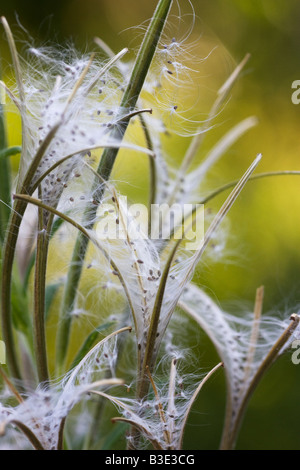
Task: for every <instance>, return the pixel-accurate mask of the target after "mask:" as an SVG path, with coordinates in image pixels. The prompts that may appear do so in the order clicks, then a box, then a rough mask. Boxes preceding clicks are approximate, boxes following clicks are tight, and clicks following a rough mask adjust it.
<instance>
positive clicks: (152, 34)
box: [57, 0, 172, 370]
mask: <svg viewBox="0 0 300 470" xmlns="http://www.w3.org/2000/svg"><path fill="white" fill-rule="evenodd" d="M171 4H172V0H160V1H159V2H158V5H157V8H156V10H155V12H154V15H153V17H152V20H151V22H150V25H149V27H148V30H147V32H146V34H145V37H144V40H143V42H142V45H141V47H140V50H139V53H138V55H137V59H136V62H135V65H134V68H133V71H132V74H131V78H130V80H129V84H128V86H127V88H126V90H125V93H124V95H123V98H122V102H121V105H120V109H121V112H123V110H124V109H126V110H128V111H129V112H130V111H132V110H133V109H134V108H135V106H136V103H137V100H138V98H139V95H140V92H141V90H142V87H143V84H144V81H145V78H146V75H147V73H148V70H149V67H150V65H151V62H152V59H153V56H154V53H155V51H156V47H157V44H158V41H159V38H160V36H161V32H162V30H163V27H164V24H165V21H166V18H167V16H168V13H169V10H170V7H171ZM129 122H130V118H124V119H123V120H122V119H121V120H120V122H119V126H117V127H115V128H114V129H113V131H112V137H113V138H116V139H117V140H119V141H121V140H122V139H123V137H124V135H125V132H126V130H127V127H128V124H129ZM118 151H119V149H118V148H109V149H105V150H104V152H103V154H102V157H101V160H100V163H99V166H98V169H97V172H98V174H99V175H100V176H101V178H102V179H103V180H105V181H107V180H109V178H110V174H111V172H112V169H113V166H114V162H115V160H116V157H117V154H118ZM97 186H98V189H96V190H95V192H94V200H95V201H97V202H98V203H100V202H101V200H102V197H103V192H104V189H105V188H104V185H102V186H101V187H100V188H99V185H98V184H97ZM96 211H97V208H96V206H95V208H93V209H91V210H89V211H87V214H86V217H87V220H93V219H94V217H95V215H96ZM92 227H93V225H92V224H91V223H90V224H89V226H88V228H89V229H91V228H92ZM87 245H88V240H86V239H85V238H84V237H83V235H82V234H78V237H77V240H76V243H75V247H74V251H73V256H72V263H71V266H70V269H69V273H68V276H67V281H66V286H65V294H64V297H63V302H62V305H61V318H60V328H59V332H58V342H57V367H58V369H59V370H63V367H64V362H65V359H66V353H67V349H68V343H69V337H70V328H71V317H70V315H69V312H71V311H72V308H73V306H74V303H75V297H76V292H77V289H78V285H79V281H80V277H81V272H82V266H83V260H84V257H85V253H86V250H87Z"/></svg>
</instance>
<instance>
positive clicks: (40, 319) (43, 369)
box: [33, 209, 53, 383]
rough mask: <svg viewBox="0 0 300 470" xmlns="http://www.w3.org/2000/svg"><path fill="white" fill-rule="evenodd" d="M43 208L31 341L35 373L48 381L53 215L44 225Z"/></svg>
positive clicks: (37, 247) (41, 379) (38, 242)
mask: <svg viewBox="0 0 300 470" xmlns="http://www.w3.org/2000/svg"><path fill="white" fill-rule="evenodd" d="M43 212H44V211H43V209H39V226H38V235H37V246H36V260H35V277H34V315H33V326H34V329H33V342H34V349H35V357H36V363H37V373H38V378H39V381H40V382H42V383H48V382H49V372H48V362H47V348H46V332H45V293H46V270H47V258H48V248H49V232H48V227H49V226H50V228H51V223H52V220H53V217H52V216H50V223H48V224H47V227H44V223H43Z"/></svg>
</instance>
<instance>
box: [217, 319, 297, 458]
mask: <svg viewBox="0 0 300 470" xmlns="http://www.w3.org/2000/svg"><path fill="white" fill-rule="evenodd" d="M299 322H300V317H299V316H298V315H296V314H293V315H292V316H291V322H290V324H289V326H288V327H287V328H286V329H285V330H284V332H283V333H282V335H281V336H280V337H279V338H278V340H277V341H276V343H275V344H274V346H273V347H272V348H271V350H270V351H269V353H268V354H267V356H266V357H265V359H264V360H263V362H262V363H261V365H260V367H259V369H258V370H257V372H256V374H255V375H254V377H253V378H252V380H251V382H250V384H249V386H248V388H247V392H246V394H245V396H244V397H243V400H242V403H241V405H240V407H239V409H238V413H237V417H236V418H235V420H234V423H233V421H232V410H233V406H232V403H230V404H229V405H228V406H227V409H226V418H225V424H224V429H223V435H222V440H221V445H220V450H232V449H234V447H235V443H236V439H237V436H238V432H239V430H240V427H241V423H242V420H243V417H244V415H245V412H246V409H247V405H248V403H249V400H250V398H251V396H252V395H253V393H254V391H255V389H256V387H257V385H258V384H259V382H260V381H261V379H262V377H263V376H264V374H265V373H266V372H267V370H268V369H269V368H270V367H271V365H272V364H273V363H274V362H275V360H276V359H277V357H278V355H279V353H280V351H281V349H282V348H283V347H284V345H285V344H286V343H287V341H288V340H289V338H290V337H291V335H292V334H293V332H294V331H295V329H296V328H297V326H298V325H299ZM230 401H231V400H230Z"/></svg>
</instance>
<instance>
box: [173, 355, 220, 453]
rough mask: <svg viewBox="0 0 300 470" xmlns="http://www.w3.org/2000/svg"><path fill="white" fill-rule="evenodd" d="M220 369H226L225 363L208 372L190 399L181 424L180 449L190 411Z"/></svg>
mask: <svg viewBox="0 0 300 470" xmlns="http://www.w3.org/2000/svg"><path fill="white" fill-rule="evenodd" d="M220 367H224V364H223V362H219V364H217V365H216V366H215V367H214V368H213V369H212V370H211V371H210V372H208V374H207V375H206V376H205V377H204V379H203V380H202V381H201V382H200V384H199V385H198V387H197V388H196V390H195V391H194V393H193V396H192V398H191V399H190V402H189V406H188V407H187V410H186V412H185V413H184V417H183V420H182V424H181V433H180V437H179V449H181V448H182V444H183V436H184V431H185V427H186V423H187V420H188V417H189V414H190V411H191V409H192V406H193V404H194V402H195V400H196V398H197V396H198V395H199V393H200V391H201V389H202V387H203V385H204V384H205V383H206V382H207V381H208V380H209V379H210V377H211V376H212V375H213V374H214V373H215V372H216V371H217V370H218V369H219V368H220Z"/></svg>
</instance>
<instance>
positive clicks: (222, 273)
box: [0, 0, 300, 449]
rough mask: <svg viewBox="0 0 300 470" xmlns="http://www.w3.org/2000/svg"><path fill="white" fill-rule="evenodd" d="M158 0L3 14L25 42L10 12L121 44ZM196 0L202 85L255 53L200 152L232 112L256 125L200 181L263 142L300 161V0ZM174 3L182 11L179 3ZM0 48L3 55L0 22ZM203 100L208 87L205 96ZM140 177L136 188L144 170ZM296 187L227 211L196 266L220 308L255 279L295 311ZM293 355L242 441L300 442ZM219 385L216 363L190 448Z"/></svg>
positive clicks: (213, 441) (79, 37) (198, 339)
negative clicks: (216, 249) (221, 246)
mask: <svg viewBox="0 0 300 470" xmlns="http://www.w3.org/2000/svg"><path fill="white" fill-rule="evenodd" d="M179 3H180V4H181V6H182V13H185V12H186V13H191V8H190V6H189V4H188V1H186V0H184V1H182V2H181V1H179ZM155 5H156V1H155V0H65V1H63V0H60V1H59V0H51V1H50V0H44V1H43V2H41V1H37V0H26V1H23V0H9V1H8V0H2V1H1V7H0V10H1V11H0V14H1V15H5V16H6V17H7V19H8V20H9V22H10V25H11V27H12V29H13V30H17V31H18V33H17V37H18V35H19V34H20V39H21V41H20V49H21V50H22V47H23V45H22V41H23V39H24V37H23V35H22V34H21V33H20V29H19V28H18V27H17V18H19V20H20V23H21V24H22V26H23V27H24V28H25V29H27V30H28V32H29V33H30V35H32V36H33V37H34V39H35V42H36V44H39V43H40V42H42V43H44V42H47V41H51V42H52V41H62V40H65V39H70V38H71V39H72V40H73V41H74V42H75V44H76V45H77V46H78V47H79V48H81V49H82V50H86V48H87V44H90V45H91V44H92V40H93V37H94V36H96V35H97V36H100V37H101V38H102V39H103V40H104V41H105V42H107V43H108V44H109V45H110V47H111V48H112V49H114V50H115V51H118V50H120V49H121V48H123V47H127V46H128V47H129V48H131V49H133V48H134V47H136V46H137V45H138V43H139V40H140V37H141V36H140V31H139V30H136V29H134V28H132V27H134V26H136V25H140V24H142V23H143V22H144V21H146V20H147V19H149V18H150V16H151V14H152V12H153V10H154V8H155ZM193 5H194V9H195V12H196V15H197V17H198V18H197V21H196V24H195V29H194V31H193V34H192V36H191V38H190V39H191V40H196V41H197V43H196V45H195V50H196V51H197V47H199V54H200V55H203V51H204V50H209V49H212V48H213V47H215V46H218V52H217V53H216V55H213V54H212V56H213V57H216V58H217V59H214V58H213V59H212V60H211V61H210V59H208V60H207V63H204V64H203V66H202V65H201V64H200V65H199V64H198V65H197V70H198V71H199V77H200V78H199V80H200V81H201V84H202V85H201V86H202V87H201V90H202V91H203V93H204V95H205V93H206V91H205V90H211V89H213V90H214V91H216V90H217V87H218V84H219V85H221V83H222V81H224V80H225V79H226V77H227V76H228V74H229V73H230V72H231V71H232V69H233V66H234V63H237V62H239V61H240V60H241V59H242V58H243V56H244V55H245V54H246V53H247V52H250V53H251V60H250V61H249V63H248V64H247V67H246V69H245V71H244V73H243V75H242V77H241V79H240V80H239V83H238V84H237V86H236V87H235V89H234V91H233V93H232V97H231V100H230V101H229V103H228V104H227V106H226V109H225V110H224V111H223V112H222V113H221V115H220V116H219V118H218V126H217V127H216V128H215V129H214V131H213V132H210V133H209V134H208V135H207V138H206V140H205V143H204V147H203V151H204V152H205V150H207V149H208V148H209V147H210V146H211V145H212V144H213V143H214V142H215V141H216V139H217V137H220V136H222V135H223V134H224V132H225V131H226V130H227V129H229V128H230V127H231V126H233V125H234V124H236V123H238V122H239V120H241V119H244V118H246V117H247V116H250V115H255V116H257V117H258V119H259V125H258V126H257V127H256V128H254V129H252V130H251V131H249V133H247V134H246V135H245V136H244V137H242V139H240V141H239V142H237V143H236V144H235V145H234V146H233V147H232V148H231V149H230V150H229V151H228V152H227V153H226V156H225V157H224V158H223V159H222V160H221V161H220V162H219V163H218V165H217V166H216V167H215V168H214V169H213V171H212V172H211V173H210V175H209V178H208V181H207V188H206V189H207V190H209V189H213V188H214V187H216V186H217V185H220V184H223V183H225V182H227V181H231V180H233V179H236V178H238V177H239V176H241V174H242V173H243V172H244V171H245V169H246V168H247V167H248V165H249V164H250V163H251V161H252V160H253V159H254V158H255V156H256V154H257V153H259V152H261V153H262V154H263V160H262V162H261V163H260V166H259V169H258V170H259V171H279V170H300V139H299V129H300V105H299V106H297V105H294V104H292V101H291V95H292V89H291V85H292V82H293V81H294V80H300V28H299V24H300V2H299V0H285V1H284V2H283V1H282V0H244V1H243V2H241V1H240V0H231V1H230V2H229V1H228V0H213V1H210V2H208V1H205V0H194V1H193ZM174 13H175V14H177V13H178V9H177V8H176V5H175V8H174ZM175 23H176V22H175ZM174 28H175V29H174V32H173V31H172V27H169V29H168V32H169V34H170V35H171V37H172V36H176V27H175V26H174ZM24 36H25V37H26V35H24ZM1 53H2V55H3V56H4V59H5V60H7V61H8V60H9V55H8V51H7V46H6V43H5V40H4V33H1ZM201 67H203V69H202V68H201ZM4 68H5V61H4ZM195 77H196V79H197V75H195ZM209 93H210V91H208V94H209ZM205 99H206V96H204V97H203V103H205ZM201 100H202V98H201V99H200V100H199V105H200V104H201V103H202V101H201ZM199 111H200V112H201V111H202V110H201V109H199ZM205 111H206V110H205ZM17 132H18V129H17V128H16V130H15V133H14V131H12V132H11V140H13V141H14V140H15V141H14V142H12V143H16V141H17V140H18V139H19V138H20V137H19V136H18V134H17ZM172 145H173V144H169V147H170V148H169V151H170V153H171V154H172V156H173V158H174V159H175V160H178V161H179V160H180V158H181V156H182V153H183V151H184V149H185V148H186V147H187V145H188V138H181V139H178V140H177V141H176V146H175V145H173V147H172ZM200 158H201V155H199V160H200ZM134 170H135V174H134V175H132V181H133V182H134V184H135V185H137V184H138V183H137V181H138V179H137V178H136V174H139V173H140V172H141V171H142V169H141V168H140V169H139V168H138V167H136V168H134ZM129 178H130V175H129ZM139 180H140V181H141V183H140V186H141V187H142V185H143V182H145V181H146V180H147V178H146V176H144V179H143V177H141V178H140V179H139ZM137 189H139V188H137ZM299 190H300V177H296V176H284V177H276V178H268V179H265V180H260V181H257V182H251V183H249V184H248V186H247V187H246V189H245V190H244V192H243V193H242V195H241V196H240V198H239V200H238V201H237V203H236V204H235V206H234V208H233V209H232V210H231V212H230V215H229V220H230V226H229V238H228V242H227V248H226V251H225V259H224V258H222V259H220V260H219V262H218V261H217V262H216V261H212V258H211V257H209V256H207V257H206V258H204V262H203V265H202V266H201V269H200V270H199V271H198V273H197V281H198V282H199V283H200V284H201V285H203V286H204V287H205V288H206V289H207V291H208V292H211V293H212V294H213V295H214V296H215V297H216V298H217V299H218V300H219V301H220V302H221V303H222V305H224V307H225V308H228V309H229V310H231V311H238V310H239V309H241V308H248V309H249V308H252V306H253V303H254V298H255V290H256V288H257V287H258V286H260V285H262V284H263V285H264V286H265V311H266V312H269V311H271V312H277V311H279V312H287V313H286V314H287V315H289V314H290V313H292V310H295V311H297V309H298V304H300V282H299V272H300V250H299V240H300V215H299V214H300V197H299ZM224 197H225V195H224V194H223V195H221V196H220V197H218V199H217V200H216V201H214V205H213V207H218V206H220V205H221V203H222V201H223V200H224ZM189 334H190V336H191V344H194V345H195V346H194V348H195V351H196V352H197V350H198V349H199V351H200V358H201V360H200V363H199V367H203V368H204V369H205V370H207V369H208V368H209V367H211V366H212V365H214V364H215V363H216V362H217V361H218V359H217V357H216V354H215V352H214V350H213V348H212V347H211V345H210V344H209V341H208V339H207V338H205V336H204V335H202V334H200V335H198V334H195V333H193V330H192V328H191V331H190V332H189ZM203 345H204V346H205V347H204V348H203ZM197 348H198V349H197ZM290 357H291V355H290V354H289V353H287V354H286V355H285V356H284V357H283V358H282V359H281V360H280V361H279V362H278V363H277V364H276V365H275V366H274V367H273V368H272V369H271V371H270V372H269V373H268V375H267V376H266V377H265V378H264V380H263V381H262V383H261V385H260V386H259V388H258V389H257V391H256V393H255V395H254V397H253V399H252V400H251V403H250V406H249V409H248V413H247V415H246V418H245V421H244V425H243V428H242V430H241V433H240V437H239V441H238V446H237V447H238V448H239V449H300V436H299V426H298V423H299V419H300V409H299V405H298V397H299V390H300V375H299V372H300V369H299V368H300V366H296V365H293V364H292V362H291V359H290ZM223 392H224V380H223V375H222V372H220V373H219V374H218V376H217V377H214V378H213V379H212V380H211V382H210V383H208V384H207V385H206V388H205V390H204V391H203V392H202V395H201V396H200V397H199V400H198V403H197V410H195V411H194V413H193V415H192V417H191V420H190V422H189V426H188V430H187V434H186V441H185V447H186V448H188V449H214V448H217V446H218V443H219V439H220V432H221V425H222V419H223V410H224V398H223Z"/></svg>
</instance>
